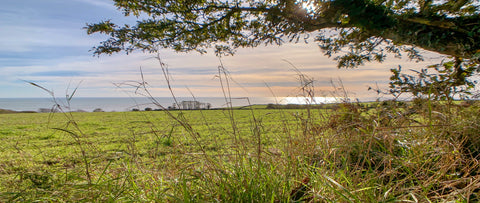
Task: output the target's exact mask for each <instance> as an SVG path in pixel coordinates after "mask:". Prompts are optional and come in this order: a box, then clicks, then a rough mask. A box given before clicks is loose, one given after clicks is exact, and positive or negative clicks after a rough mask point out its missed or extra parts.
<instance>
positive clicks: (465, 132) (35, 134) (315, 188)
mask: <svg viewBox="0 0 480 203" xmlns="http://www.w3.org/2000/svg"><path fill="white" fill-rule="evenodd" d="M479 109H480V106H479V105H478V104H477V103H474V104H471V105H468V106H465V105H464V106H462V105H459V104H453V103H449V104H446V103H439V102H434V101H417V102H408V103H406V102H394V101H391V102H375V103H369V104H360V103H342V104H338V105H335V106H334V107H332V108H328V109H321V108H320V109H319V108H311V109H310V108H304V109H266V108H265V106H254V107H245V108H241V109H233V108H232V109H228V108H227V109H219V110H190V111H138V112H93V113H80V112H75V113H73V112H72V113H71V112H63V113H30V114H27V113H14V114H0V142H1V144H0V179H1V181H0V202H25V201H27V202H31V201H41V202H72V201H73V202H77V201H86V202H92V201H93V202H105V201H107V202H112V201H115V202H132V201H133V202H152V201H156V202H216V201H218V202H300V201H305V202H395V201H401V202H428V201H431V202H439V201H455V202H472V201H478V200H479V194H478V193H479V192H480V191H479V188H480V179H479V176H480V174H478V172H477V171H478V168H479V162H478V160H479V151H480V142H479V138H480V137H479V133H478V132H479V131H478V129H480V128H479V127H480V126H479V125H480V119H479V118H478V117H479Z"/></svg>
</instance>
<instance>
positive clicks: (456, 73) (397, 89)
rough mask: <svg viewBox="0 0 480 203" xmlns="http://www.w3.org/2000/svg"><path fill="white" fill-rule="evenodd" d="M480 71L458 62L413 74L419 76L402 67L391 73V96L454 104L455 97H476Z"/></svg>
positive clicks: (439, 65)
mask: <svg viewBox="0 0 480 203" xmlns="http://www.w3.org/2000/svg"><path fill="white" fill-rule="evenodd" d="M478 69H479V68H478V66H477V65H475V64H474V63H471V62H470V63H469V62H463V61H461V60H458V59H456V60H451V61H448V62H443V63H441V64H435V65H431V66H429V67H427V68H423V69H421V70H420V71H415V70H412V71H414V72H415V73H416V76H415V75H408V74H404V73H402V67H401V66H399V67H398V68H397V69H391V71H392V76H391V78H390V94H392V95H394V96H396V97H398V96H400V94H403V93H410V94H412V96H414V97H415V98H423V99H425V98H431V99H433V100H453V99H454V97H455V96H458V97H460V98H462V99H464V98H466V97H468V96H469V95H471V94H472V92H471V90H473V88H474V87H475V84H476V83H477V81H474V80H472V76H473V75H474V74H475V73H478ZM431 70H434V72H433V73H432V71H431Z"/></svg>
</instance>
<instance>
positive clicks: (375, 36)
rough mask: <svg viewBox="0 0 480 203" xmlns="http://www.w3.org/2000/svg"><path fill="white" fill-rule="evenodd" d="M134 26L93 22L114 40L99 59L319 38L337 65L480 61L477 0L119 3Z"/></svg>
mask: <svg viewBox="0 0 480 203" xmlns="http://www.w3.org/2000/svg"><path fill="white" fill-rule="evenodd" d="M113 1H114V2H115V5H116V6H117V7H118V8H119V9H120V10H122V11H123V12H124V14H125V15H126V16H128V15H134V16H136V17H139V19H140V20H139V21H138V22H137V24H136V25H123V26H119V25H116V24H114V23H112V22H111V21H110V20H107V21H103V22H100V23H96V24H87V26H86V29H87V32H88V33H89V34H92V33H103V34H106V35H108V36H110V38H109V39H108V40H106V41H104V42H102V43H101V44H100V45H99V46H97V47H95V48H94V53H95V54H112V53H115V52H120V51H126V52H127V53H129V52H132V51H133V50H137V49H138V50H143V51H151V52H154V51H157V50H158V49H159V48H170V49H174V50H176V51H180V52H187V51H192V50H196V51H199V52H201V53H205V52H206V49H207V48H212V47H214V48H215V50H216V51H217V53H218V54H228V53H233V52H234V50H235V49H236V48H238V47H256V46H258V45H260V44H262V43H265V44H282V43H283V42H284V41H286V40H287V41H293V42H298V41H301V40H304V39H305V40H308V39H309V38H313V40H314V41H315V42H317V43H318V44H319V46H320V48H321V49H323V50H324V51H325V54H326V55H327V56H335V59H336V60H337V61H338V67H357V66H359V65H362V64H364V62H369V61H379V62H381V61H383V60H385V58H386V56H387V55H386V54H387V53H394V54H395V55H396V56H401V55H402V53H403V54H405V53H407V55H408V57H410V58H412V59H417V60H422V56H420V55H419V52H418V50H417V49H416V47H420V48H423V49H425V50H430V51H434V52H437V53H441V54H446V55H450V56H453V57H456V58H460V59H468V60H474V61H476V62H477V63H478V60H479V58H480V15H479V13H480V11H479V6H480V3H479V2H478V0H444V1H442V0H232V1H219V0H217V1H215V0H176V1H172V0H155V1H152V0H113Z"/></svg>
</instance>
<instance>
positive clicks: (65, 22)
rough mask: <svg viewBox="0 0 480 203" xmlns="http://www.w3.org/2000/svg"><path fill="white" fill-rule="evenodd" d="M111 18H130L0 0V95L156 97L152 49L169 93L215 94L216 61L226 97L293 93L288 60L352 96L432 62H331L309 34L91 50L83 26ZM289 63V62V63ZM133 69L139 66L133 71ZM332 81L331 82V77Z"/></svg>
mask: <svg viewBox="0 0 480 203" xmlns="http://www.w3.org/2000/svg"><path fill="white" fill-rule="evenodd" d="M109 19H111V20H112V21H113V22H115V23H120V24H122V23H130V24H132V23H134V22H135V18H133V17H128V18H127V17H124V16H123V14H122V12H121V11H119V10H118V9H117V8H116V7H115V6H114V5H113V1H110V0H42V1H39V0H2V7H0V78H1V80H0V98H30V97H49V96H50V95H49V94H48V93H47V92H45V91H43V90H42V89H40V88H38V87H35V86H33V85H30V84H29V83H27V82H25V81H29V82H34V83H35V84H38V85H41V86H42V87H45V88H46V89H48V90H51V91H53V92H54V93H55V96H57V97H63V96H65V95H67V94H68V95H70V94H71V93H72V92H73V90H74V89H75V88H77V89H76V92H75V97H126V96H141V95H136V94H135V88H131V87H129V86H128V85H127V84H135V82H140V81H142V77H141V72H142V73H143V76H144V80H145V81H146V82H147V83H148V85H149V91H150V92H151V93H152V95H153V96H156V97H168V96H170V92H169V90H168V88H167V83H166V81H165V80H164V76H163V75H162V69H161V67H160V65H159V61H158V60H157V59H156V58H155V57H157V56H159V57H160V58H161V60H162V62H163V63H165V64H167V66H168V70H169V73H170V77H171V81H170V82H171V85H172V87H173V91H174V93H175V95H176V96H191V95H194V96H196V97H222V96H223V93H222V88H221V84H220V81H219V78H218V77H217V75H218V67H219V65H220V64H223V66H224V68H225V69H226V70H227V71H228V73H229V74H230V77H231V80H232V81H231V88H230V93H231V94H232V96H234V97H271V96H276V97H294V96H299V95H301V91H300V88H299V87H300V82H299V81H298V75H297V73H296V71H295V70H294V67H295V68H297V69H298V70H300V71H301V72H302V73H303V74H305V75H307V76H309V77H310V78H312V79H313V80H314V81H315V83H314V86H315V94H316V96H319V97H320V96H342V95H338V94H337V93H335V91H334V90H335V88H334V86H337V87H338V86H340V83H341V84H342V85H343V87H344V88H345V89H346V91H347V93H348V96H350V97H352V98H360V99H365V98H370V99H371V98H375V97H378V96H377V94H376V93H375V92H374V91H368V87H369V86H372V87H377V86H378V87H379V88H381V89H385V90H386V88H387V85H388V79H389V76H390V71H389V70H390V69H391V68H395V67H397V66H398V65H400V64H401V65H402V67H404V69H408V68H418V67H424V66H425V65H427V64H432V63H437V62H438V61H439V60H440V58H441V57H439V56H436V55H431V57H426V60H425V61H424V62H422V63H413V62H409V61H407V60H399V59H393V58H390V59H388V60H387V61H386V62H384V63H368V64H366V65H365V66H362V67H360V68H357V69H337V68H336V62H335V61H334V60H333V59H332V58H328V57H326V56H324V55H323V53H322V52H321V50H320V49H319V48H318V46H317V45H316V44H315V43H314V42H310V43H308V44H305V43H303V42H302V43H297V44H294V43H286V44H284V45H282V46H272V45H270V46H259V47H257V48H248V49H239V50H238V51H237V53H236V54H235V55H234V56H228V57H222V58H221V59H219V58H217V57H215V55H214V54H213V53H211V52H210V53H207V54H204V55H200V54H198V53H175V52H173V51H171V50H160V51H159V53H157V54H158V55H157V54H152V53H142V52H135V53H131V54H129V55H126V54H124V53H118V54H114V55H111V56H108V55H102V56H100V57H96V56H93V53H92V52H91V51H90V50H91V49H92V47H94V46H96V45H98V44H99V43H100V42H101V41H103V40H105V39H106V37H105V36H102V35H99V34H94V35H87V34H86V31H85V30H84V29H83V27H85V26H86V24H87V23H97V22H100V21H102V20H109ZM293 66H294V67H293ZM140 70H141V71H140ZM332 81H333V82H334V84H335V85H332Z"/></svg>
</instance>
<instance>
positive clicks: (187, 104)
mask: <svg viewBox="0 0 480 203" xmlns="http://www.w3.org/2000/svg"><path fill="white" fill-rule="evenodd" d="M211 106H212V105H211V104H210V103H202V102H199V101H182V102H180V103H178V104H177V103H173V104H172V108H173V109H183V110H198V109H210V107H211Z"/></svg>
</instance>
